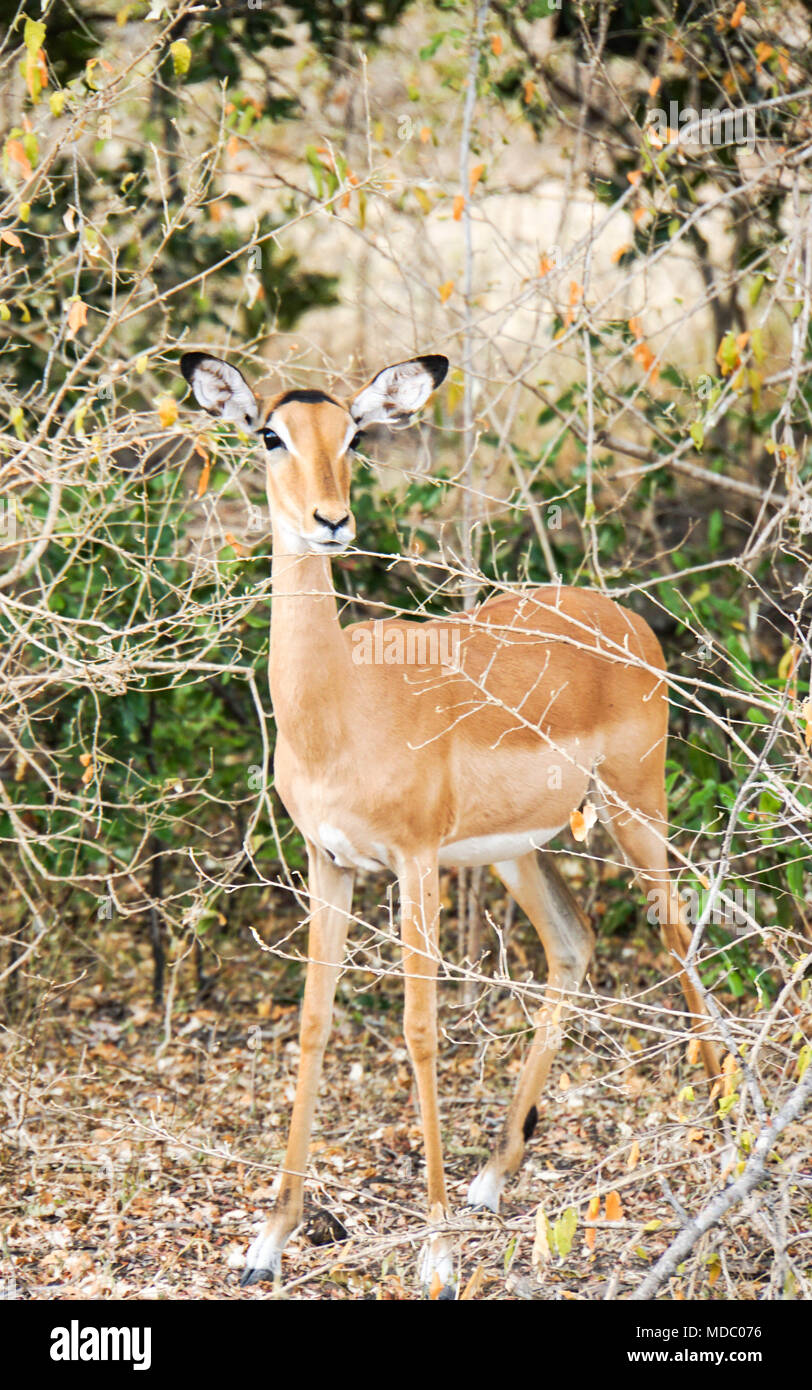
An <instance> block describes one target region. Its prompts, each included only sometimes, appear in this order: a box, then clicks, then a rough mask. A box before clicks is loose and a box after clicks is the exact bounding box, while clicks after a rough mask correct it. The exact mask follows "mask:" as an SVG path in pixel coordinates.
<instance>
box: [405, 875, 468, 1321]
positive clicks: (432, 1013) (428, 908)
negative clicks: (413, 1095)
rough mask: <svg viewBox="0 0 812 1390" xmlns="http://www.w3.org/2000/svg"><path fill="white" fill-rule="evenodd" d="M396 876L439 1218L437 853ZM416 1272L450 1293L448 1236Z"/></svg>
mask: <svg viewBox="0 0 812 1390" xmlns="http://www.w3.org/2000/svg"><path fill="white" fill-rule="evenodd" d="M398 880H399V884H400V910H401V935H402V938H403V974H404V978H405V996H406V1000H405V1009H404V1017H403V1032H404V1036H405V1038H406V1046H407V1047H408V1049H409V1056H410V1057H411V1061H412V1066H413V1068H414V1075H415V1081H416V1083H417V1095H418V1099H419V1102H420V1118H421V1121H422V1125H423V1143H424V1147H425V1153H426V1178H427V1182H428V1214H429V1220H430V1221H431V1222H440V1221H443V1220H444V1219H445V1218H446V1216H447V1214H448V1198H447V1196H446V1187H445V1173H444V1171H443V1148H442V1142H441V1139H440V1117H439V1113H438V1108H437V966H438V964H439V960H440V954H439V945H438V938H439V920H438V914H439V885H438V873H437V856H436V855H431V856H429V855H427V856H425V857H424V856H416V857H414V858H409V859H406V860H404V862H403V863H402V865H401V866H399V872H398ZM420 1274H421V1280H422V1283H423V1286H424V1289H425V1290H426V1291H428V1290H429V1289H430V1287H431V1284H432V1282H433V1281H434V1277H435V1275H437V1276H439V1278H440V1280H441V1283H442V1287H443V1291H444V1292H445V1295H446V1297H449V1296H450V1297H453V1290H454V1263H453V1259H452V1248H451V1243H450V1241H449V1239H448V1237H446V1236H439V1235H438V1236H433V1237H432V1238H431V1240H430V1241H429V1242H428V1245H427V1246H426V1248H425V1250H424V1252H423V1257H422V1260H421V1269H420Z"/></svg>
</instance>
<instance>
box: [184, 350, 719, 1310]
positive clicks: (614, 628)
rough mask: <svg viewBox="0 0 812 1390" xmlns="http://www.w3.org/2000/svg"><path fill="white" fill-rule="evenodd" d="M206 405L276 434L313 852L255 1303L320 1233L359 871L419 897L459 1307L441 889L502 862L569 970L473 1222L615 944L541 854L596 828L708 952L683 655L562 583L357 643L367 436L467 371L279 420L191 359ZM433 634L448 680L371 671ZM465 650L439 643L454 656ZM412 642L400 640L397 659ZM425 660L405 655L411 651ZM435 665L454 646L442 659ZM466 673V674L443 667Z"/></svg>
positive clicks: (277, 625) (418, 1008) (480, 1181)
mask: <svg viewBox="0 0 812 1390" xmlns="http://www.w3.org/2000/svg"><path fill="white" fill-rule="evenodd" d="M181 369H182V371H183V374H184V376H185V378H186V380H187V381H188V382H189V384H190V386H191V388H192V391H193V393H194V396H195V398H196V400H197V402H198V403H199V404H200V405H201V406H202V407H203V408H204V409H205V410H207V411H209V412H210V413H211V414H212V415H217V416H220V417H221V418H223V419H225V420H230V421H233V422H235V423H236V424H237V425H239V426H240V427H241V429H242V430H243V431H244V432H246V433H248V434H253V435H256V436H258V437H259V439H260V440H262V441H263V442H264V445H265V449H266V451H267V490H268V503H269V506H270V513H271V522H272V527H273V568H272V595H273V598H272V621H271V644H270V689H271V697H272V700H273V708H274V715H275V719H276V726H277V742H276V755H275V783H276V789H277V791H278V792H279V795H280V797H281V799H282V801H283V802H284V805H285V806H286V808H287V810H288V812H289V813H290V815H291V817H292V819H293V821H294V822H295V824H296V825H297V826H298V828H299V829H300V831H301V833H302V835H303V836H304V839H305V842H306V845H307V856H308V875H309V876H308V892H309V898H310V915H309V941H308V966H307V976H306V982H305V990H304V1001H303V1004H302V1014H301V1024H300V1044H301V1058H300V1064H299V1075H298V1081H297V1086H296V1095H295V1100H294V1104H293V1115H292V1119H291V1125H290V1134H289V1139H288V1146H287V1152H286V1158H285V1166H284V1171H283V1175H282V1181H281V1186H280V1189H279V1194H278V1197H277V1200H276V1203H275V1205H274V1207H273V1210H272V1212H271V1214H270V1217H269V1219H268V1220H267V1221H266V1223H265V1225H264V1227H263V1229H262V1231H261V1232H260V1234H259V1235H258V1236H257V1238H256V1240H255V1241H254V1243H253V1244H252V1246H251V1248H250V1250H249V1252H248V1257H247V1263H246V1268H245V1272H244V1275H243V1283H245V1284H251V1283H254V1282H255V1281H257V1280H261V1279H263V1278H270V1277H273V1276H275V1275H277V1274H278V1272H279V1269H280V1256H281V1252H282V1249H283V1247H284V1245H285V1243H286V1241H287V1240H288V1237H289V1236H290V1235H291V1233H292V1232H293V1230H294V1229H295V1228H296V1227H297V1226H298V1225H299V1223H300V1222H301V1219H302V1203H303V1188H304V1179H305V1173H306V1167H307V1157H308V1147H309V1142H310V1133H311V1128H312V1123H313V1115H314V1110H315V1106H316V1096H317V1092H318V1087H319V1080H320V1075H321V1070H322V1060H323V1056H324V1050H325V1046H326V1043H327V1039H328V1036H329V1032H330V1027H331V1022H332V1014H333V1002H334V995H335V987H336V980H337V977H338V975H339V972H340V970H341V967H342V961H343V958H344V946H345V940H346V935H347V928H348V923H349V921H350V915H351V907H352V893H353V880H354V874H355V872H356V870H359V869H362V870H381V869H385V870H389V871H390V872H392V873H393V874H395V875H396V876H397V880H398V885H399V894H400V908H401V934H402V942H403V971H404V978H405V1014H404V1034H405V1038H406V1044H407V1047H408V1050H409V1054H410V1057H411V1061H412V1065H413V1068H414V1074H415V1079H416V1085H417V1094H418V1099H419V1105H420V1114H421V1120H422V1126H423V1136H424V1143H425V1161H426V1174H427V1184H428V1214H429V1222H430V1230H431V1231H432V1235H431V1237H430V1239H429V1241H428V1242H427V1245H426V1247H425V1249H424V1252H423V1257H422V1261H421V1268H422V1279H423V1283H424V1286H431V1285H432V1284H433V1285H434V1288H435V1292H436V1289H437V1286H438V1285H437V1281H438V1278H439V1280H440V1281H441V1282H442V1285H443V1287H444V1289H446V1288H447V1289H448V1293H447V1294H446V1296H453V1288H454V1278H455V1275H454V1260H453V1246H452V1243H451V1236H450V1234H449V1231H448V1229H447V1228H446V1229H445V1230H444V1229H442V1227H443V1222H444V1220H445V1218H446V1216H447V1212H448V1198H447V1193H446V1183H445V1175H444V1172H443V1157H442V1148H441V1140H440V1122H439V1116H438V1101H437V1081H436V1056H437V1006H436V977H437V972H438V965H439V963H440V956H439V950H438V915H439V913H438V870H439V868H440V866H444V865H458V866H462V865H491V866H492V867H493V869H494V870H495V872H496V874H497V875H498V877H499V878H500V879H501V880H502V882H503V884H504V885H505V886H506V888H507V889H508V890H509V891H510V892H511V893H512V894H513V896H514V897H515V899H516V901H517V903H518V904H519V906H520V907H521V908H522V909H523V911H524V912H525V913H526V914H527V916H528V917H529V918H530V920H531V922H532V923H533V925H534V926H535V928H536V930H537V932H538V934H539V937H540V939H541V943H542V946H543V948H544V952H545V955H546V958H547V965H548V980H547V988H546V991H545V996H544V1003H543V1005H542V1007H541V1008H540V1009H539V1011H538V1013H537V1014H536V1015H535V1017H534V1020H533V1021H534V1027H535V1031H534V1035H533V1041H532V1043H531V1046H530V1049H529V1052H528V1056H527V1058H526V1061H525V1063H524V1067H523V1070H522V1072H521V1075H520V1078H519V1081H518V1085H517V1089H516V1093H515V1096H514V1097H513V1100H512V1102H511V1105H510V1107H509V1110H508V1113H507V1117H506V1120H505V1124H504V1128H503V1131H502V1133H501V1136H500V1138H499V1140H498V1142H497V1144H496V1146H495V1148H494V1150H493V1153H492V1154H491V1156H490V1158H489V1160H488V1162H487V1163H486V1164H485V1166H484V1167H483V1168H482V1170H481V1172H480V1173H479V1174H478V1176H476V1177H475V1178H474V1180H473V1182H472V1183H471V1186H470V1188H469V1192H468V1200H469V1202H470V1203H471V1204H472V1205H475V1206H485V1207H489V1208H491V1209H492V1210H494V1211H496V1210H497V1209H498V1204H499V1199H500V1193H501V1191H502V1188H503V1186H504V1183H505V1180H506V1179H507V1177H508V1176H509V1175H510V1174H512V1173H513V1172H515V1170H516V1169H517V1168H518V1166H519V1164H520V1162H521V1159H522V1155H523V1153H524V1149H525V1145H526V1144H527V1141H528V1140H529V1138H530V1136H531V1135H532V1133H533V1130H534V1129H535V1127H536V1124H537V1121H538V1106H539V1103H540V1096H541V1092H542V1088H543V1086H544V1083H545V1080H546V1077H547V1074H548V1072H549V1070H550V1065H551V1063H552V1060H553V1057H554V1055H555V1052H556V1049H557V1045H558V1042H559V1039H560V1036H561V1027H560V1024H561V1019H562V1017H563V1015H564V1011H565V1010H566V1007H567V1002H568V1000H569V1001H571V1000H572V997H573V995H574V994H575V993H576V992H577V991H578V990H579V988H580V986H581V984H582V981H583V979H584V976H585V973H586V970H587V965H588V963H589V959H590V955H591V953H592V948H593V944H594V937H593V934H592V931H591V930H590V926H589V923H588V921H587V919H586V916H585V915H584V913H583V912H582V910H581V908H580V907H579V905H578V903H577V902H576V901H575V899H574V898H573V896H572V894H571V892H570V890H569V888H568V887H567V886H566V884H565V882H564V880H563V879H562V877H561V875H560V873H559V872H558V870H557V869H556V867H555V864H554V863H553V859H552V856H551V854H550V852H549V851H548V852H546V853H544V854H541V855H540V854H539V853H538V852H537V851H538V850H539V849H540V848H541V847H542V846H544V845H545V844H547V843H548V842H549V841H550V840H552V839H553V838H554V837H555V836H556V835H558V834H559V833H560V832H561V831H562V829H564V828H566V827H568V826H569V825H570V817H571V814H572V813H573V812H574V811H577V810H578V808H580V807H582V806H583V805H584V804H585V802H587V801H589V803H590V804H591V805H592V806H593V807H594V808H595V810H596V811H597V813H598V815H599V816H600V818H601V820H602V821H603V823H604V824H605V825H606V827H607V828H608V830H609V832H610V834H611V835H612V837H613V839H614V841H615V843H616V845H617V847H618V849H619V851H620V853H621V855H622V857H623V858H624V860H625V862H626V864H627V865H628V866H629V868H630V869H631V870H632V871H633V873H634V874H636V876H637V878H638V880H639V882H640V884H641V886H642V887H643V889H644V890H645V891H646V892H647V893H648V894H649V899H650V901H652V902H653V903H654V904H655V910H656V912H657V915H658V921H659V923H660V928H661V932H662V936H663V940H664V942H665V945H666V947H667V948H668V949H669V950H670V951H671V953H672V954H673V956H674V957H675V959H676V960H677V961H678V962H679V961H680V958H683V959H684V956H685V952H686V950H687V948H688V945H689V943H690V940H691V933H690V930H689V927H688V924H687V921H686V918H685V914H684V909H683V907H682V904H681V902H680V898H679V895H678V893H677V891H676V889H675V888H673V887H672V885H671V883H670V880H669V873H668V861H667V845H668V831H667V822H666V798H665V786H664V764H665V749H666V736H667V720H668V702H667V691H666V679H665V667H664V663H663V656H662V652H661V650H660V646H659V644H658V642H657V639H656V637H655V636H654V634H653V633H652V631H651V629H650V628H649V627H648V626H647V624H646V623H645V622H644V620H643V619H642V618H640V617H639V616H638V615H637V614H635V613H633V612H629V611H627V610H626V609H624V608H621V607H620V606H619V605H618V604H616V603H614V602H613V601H612V600H610V599H609V598H607V597H605V596H604V595H602V594H599V593H595V592H592V591H590V590H587V589H579V588H567V587H564V586H561V585H555V586H553V587H549V588H542V589H538V590H534V591H532V592H522V593H516V592H511V593H508V594H504V595H502V596H499V597H495V598H492V599H490V600H489V601H488V602H486V603H483V604H482V606H481V607H479V608H477V609H475V610H473V611H472V612H470V613H454V614H453V615H450V616H448V617H447V618H443V619H431V620H429V621H427V622H425V623H421V624H415V623H413V622H409V621H406V620H403V619H401V618H391V619H387V620H385V621H384V622H383V623H382V624H379V623H365V624H353V625H352V626H351V627H347V628H342V627H341V625H340V623H339V619H338V613H337V607H336V598H335V594H334V590H333V586H332V581H331V572H330V560H331V557H332V556H333V555H339V554H341V553H342V551H344V550H346V549H347V547H348V546H349V545H350V543H351V542H352V540H353V538H354V536H355V523H354V520H353V517H352V513H351V511H350V458H351V455H352V452H353V450H354V448H355V447H356V446H357V443H358V440H359V436H360V434H361V433H362V431H363V430H365V429H366V428H368V427H369V426H371V425H374V424H379V423H382V424H386V425H389V426H394V427H400V426H404V425H407V424H409V423H410V422H411V421H412V419H413V418H414V416H415V414H416V412H417V411H418V410H419V409H420V408H421V406H423V405H424V404H425V402H426V401H427V400H428V398H429V396H430V395H431V393H432V391H433V390H434V389H435V388H436V387H437V386H439V385H440V383H441V382H442V381H443V379H444V377H445V375H446V372H447V370H448V361H447V359H446V358H445V357H439V356H425V357H416V358H414V359H412V360H410V361H407V362H398V363H396V364H395V365H394V366H390V367H386V368H384V370H383V371H381V372H379V373H378V375H377V376H375V377H374V378H373V379H372V381H370V382H369V383H368V384H367V385H366V386H364V387H363V388H362V389H361V390H360V391H358V392H357V394H356V395H354V396H352V397H351V398H350V399H349V400H340V399H338V398H337V397H334V396H331V395H329V394H327V393H326V392H324V391H319V390H289V391H284V392H281V393H279V394H277V395H276V396H273V397H269V398H267V399H262V400H260V399H258V398H257V397H256V396H255V395H254V392H253V391H252V390H251V388H250V387H249V385H248V383H247V382H246V381H245V379H244V377H243V376H242V375H241V373H240V372H239V371H237V369H236V368H235V367H233V366H231V365H229V364H228V363H226V362H223V361H221V360H220V359H218V358H215V357H210V356H207V355H206V354H203V353H198V352H194V353H187V354H186V355H185V356H184V357H183V358H182V359H181ZM380 626H382V627H383V633H384V636H385V637H386V638H391V636H392V634H397V633H399V634H400V635H401V639H403V638H404V637H408V635H409V634H410V633H412V634H413V633H414V631H415V629H416V628H417V629H418V630H419V631H421V632H434V633H435V634H436V637H437V639H438V640H437V642H436V643H435V649H436V651H437V652H438V653H440V655H439V657H438V660H437V663H436V664H434V665H431V664H426V663H423V664H421V665H419V666H409V665H405V666H404V665H398V664H396V663H394V662H388V661H386V660H383V661H376V660H368V659H362V660H358V659H354V658H356V657H357V654H358V649H359V633H360V632H362V631H363V630H366V631H367V632H368V633H369V634H370V640H369V641H367V643H366V644H365V647H366V650H367V653H369V651H370V650H371V651H373V652H374V650H375V635H376V632H377V629H378V627H380ZM441 638H442V639H443V640H440V639H441ZM389 645H390V643H389V642H388V641H387V642H386V643H385V644H384V643H382V642H381V641H380V638H379V640H378V647H379V649H381V650H383V649H384V647H388V646H389ZM400 645H401V649H403V645H404V644H403V640H401V643H400ZM427 649H428V650H429V651H430V650H431V648H430V647H429V648H427ZM448 652H451V653H453V655H454V659H453V661H447V660H445V661H444V660H443V654H445V653H448ZM680 982H681V986H682V989H683V992H684V995H685V999H686V1001H687V1004H688V1009H689V1011H690V1014H691V1019H692V1024H693V1026H694V1028H696V1030H697V1031H698V1033H699V1036H700V1044H701V1048H702V1056H703V1061H704V1064H705V1068H706V1070H707V1072H708V1074H709V1076H714V1075H716V1074H718V1072H719V1064H718V1059H717V1055H716V1051H715V1049H714V1046H713V1044H712V1042H711V1041H710V1039H709V1037H708V1036H707V1027H708V1017H707V1014H706V1013H705V1010H704V1008H703V1004H702V1001H701V999H700V997H699V995H698V993H697V991H696V990H695V988H694V986H693V984H692V982H691V980H690V979H689V978H688V976H687V975H686V973H685V972H684V971H681V972H680Z"/></svg>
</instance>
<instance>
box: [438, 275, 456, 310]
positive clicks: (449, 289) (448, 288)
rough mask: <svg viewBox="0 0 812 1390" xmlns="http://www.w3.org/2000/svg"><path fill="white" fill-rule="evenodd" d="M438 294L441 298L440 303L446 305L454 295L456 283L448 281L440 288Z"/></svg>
mask: <svg viewBox="0 0 812 1390" xmlns="http://www.w3.org/2000/svg"><path fill="white" fill-rule="evenodd" d="M437 293H438V294H439V296H440V303H441V304H446V303H447V302H448V300H449V299H450V298H451V296H452V294H453V293H454V281H453V280H446V282H445V284H443V285H441V286H440V288H439V290H438V291H437Z"/></svg>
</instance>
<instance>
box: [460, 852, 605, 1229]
mask: <svg viewBox="0 0 812 1390" xmlns="http://www.w3.org/2000/svg"><path fill="white" fill-rule="evenodd" d="M492 867H493V869H494V871H495V872H496V873H497V874H498V875H499V877H500V878H501V880H502V882H503V883H504V885H505V887H506V888H507V889H508V890H509V892H511V893H512V894H513V896H514V898H515V899H516V901H517V903H518V904H519V906H520V908H521V909H522V911H523V912H525V913H526V914H527V916H528V917H529V918H530V921H531V922H532V923H533V926H534V927H535V928H536V931H537V932H538V934H539V937H540V938H541V944H542V946H543V947H544V954H545V956H546V957H547V966H548V972H549V973H548V979H547V987H546V991H545V993H546V997H545V1001H544V1004H543V1005H542V1007H541V1008H540V1009H539V1010H538V1012H537V1013H536V1015H535V1018H534V1020H533V1023H534V1029H535V1031H534V1035H533V1042H532V1044H531V1047H530V1051H529V1053H528V1055H527V1058H526V1060H525V1063H524V1067H523V1068H522V1072H521V1075H520V1077H519V1083H518V1086H517V1088H516V1094H515V1095H514V1097H513V1100H512V1102H511V1105H510V1109H509V1110H508V1113H507V1118H506V1120H505V1125H504V1129H503V1131H502V1135H501V1138H500V1139H499V1142H498V1144H497V1146H496V1149H495V1150H494V1152H493V1154H492V1155H491V1158H490V1159H489V1161H488V1163H487V1164H486V1165H485V1167H484V1168H483V1169H482V1171H481V1172H480V1173H479V1174H478V1175H477V1177H476V1178H474V1181H473V1182H472V1183H471V1186H470V1187H469V1189H468V1201H469V1203H470V1204H471V1206H479V1207H482V1206H484V1207H489V1208H490V1209H491V1211H498V1209H499V1198H500V1196H501V1193H502V1188H503V1187H504V1185H505V1181H506V1180H507V1178H508V1177H509V1176H510V1174H511V1173H515V1171H516V1169H517V1168H518V1167H519V1164H520V1163H521V1161H522V1157H523V1155H524V1150H525V1145H526V1143H527V1141H528V1139H529V1138H530V1136H531V1134H532V1133H533V1130H534V1129H535V1127H536V1123H537V1121H538V1105H539V1101H540V1098H541V1092H542V1089H543V1087H544V1083H545V1081H546V1080H547V1075H548V1073H549V1070H550V1066H551V1064H552V1060H553V1058H554V1056H555V1054H556V1052H557V1051H558V1048H559V1045H560V1042H561V1036H562V1029H561V1024H562V1019H563V1016H564V1013H565V1011H566V1007H567V997H568V995H571V994H573V993H575V992H576V991H577V990H578V989H579V988H580V986H581V984H582V982H583V978H584V975H585V974H586V970H587V966H588V965H589V960H590V957H591V955H592V950H593V947H594V945H595V937H594V935H593V933H592V930H591V928H590V926H589V923H588V922H587V919H586V917H585V915H584V913H583V912H582V911H581V909H580V908H579V906H578V904H577V903H576V901H575V899H574V897H573V896H572V894H571V893H570V891H569V889H568V887H567V885H566V884H565V882H564V880H563V879H562V877H561V875H560V873H559V872H558V870H557V869H556V867H555V865H554V864H553V862H552V859H551V858H550V856H549V855H544V856H543V857H542V858H539V856H538V855H537V854H536V853H535V852H533V853H532V854H526V855H523V856H522V858H521V859H511V860H506V861H504V862H502V863H499V864H494V865H493V866H492Z"/></svg>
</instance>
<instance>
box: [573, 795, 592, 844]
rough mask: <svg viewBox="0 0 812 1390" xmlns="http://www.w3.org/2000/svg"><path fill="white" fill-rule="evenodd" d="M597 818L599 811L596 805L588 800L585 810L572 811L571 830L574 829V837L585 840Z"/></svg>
mask: <svg viewBox="0 0 812 1390" xmlns="http://www.w3.org/2000/svg"><path fill="white" fill-rule="evenodd" d="M597 819H598V813H597V811H596V810H595V807H594V806H592V805H590V803H589V802H588V801H585V802H584V809H583V812H581V811H573V812H571V814H570V830H571V831H572V835H573V839H575V840H580V841H583V840H585V839H586V837H587V835H588V834H589V832H590V830H591V829H592V827H593V825H594V824H595V821H596V820H597Z"/></svg>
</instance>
